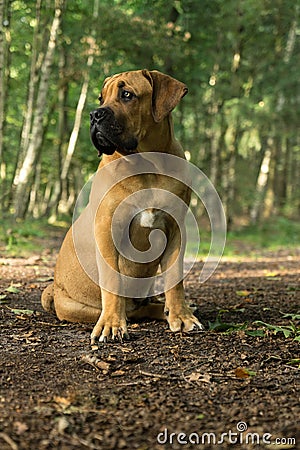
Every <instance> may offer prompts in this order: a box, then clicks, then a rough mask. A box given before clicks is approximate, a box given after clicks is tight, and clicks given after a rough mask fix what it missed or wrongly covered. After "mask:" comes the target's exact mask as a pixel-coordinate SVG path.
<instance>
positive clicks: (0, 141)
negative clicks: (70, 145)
mask: <svg viewBox="0 0 300 450" xmlns="http://www.w3.org/2000/svg"><path fill="white" fill-rule="evenodd" d="M10 5H11V0H0V211H1V210H3V211H4V209H5V198H6V197H7V196H8V192H9V191H8V189H6V184H7V183H6V161H5V157H4V155H5V151H4V150H5V148H4V134H5V130H4V128H5V113H6V107H7V93H8V80H9V77H8V66H9V63H10V58H9V53H8V49H9V45H10V28H9V26H10V15H11V9H10Z"/></svg>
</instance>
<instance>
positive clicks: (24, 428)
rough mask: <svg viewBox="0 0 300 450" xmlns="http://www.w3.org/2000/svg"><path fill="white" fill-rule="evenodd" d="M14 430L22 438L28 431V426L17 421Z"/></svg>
mask: <svg viewBox="0 0 300 450" xmlns="http://www.w3.org/2000/svg"><path fill="white" fill-rule="evenodd" d="M14 428H15V431H16V433H17V434H18V435H19V436H20V435H21V434H24V433H25V431H27V430H28V425H27V424H26V423H24V422H19V421H16V422H14Z"/></svg>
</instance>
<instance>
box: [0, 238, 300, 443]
mask: <svg viewBox="0 0 300 450" xmlns="http://www.w3.org/2000/svg"><path fill="white" fill-rule="evenodd" d="M56 244H57V243H56ZM56 246H57V245H56ZM55 256H56V250H54V251H53V252H52V253H51V252H49V251H44V252H42V253H41V254H40V255H32V256H31V257H30V258H27V259H21V258H19V259H18V258H5V257H2V258H0V271H1V282H0V317H1V322H0V355H1V357H0V375H1V386H0V448H1V449H2V450H17V449H20V450H21V449H30V450H46V449H62V450H67V449H68V450H69V449H83V450H84V449H104V450H106V449H107V450H109V449H139V450H156V449H181V448H191V449H192V448H201V449H210V448H211V449H223V448H224V449H226V448H232V447H235V448H238V449H251V448H268V449H269V448H270V449H273V448H276V449H283V448H294V449H296V448H300V434H299V417H300V401H299V342H297V341H295V340H294V337H295V334H292V335H290V336H289V337H285V336H284V334H283V333H282V332H277V334H275V333H274V332H273V331H272V330H271V329H267V328H266V327H262V328H261V326H259V325H258V324H256V325H255V324H254V323H253V322H255V321H262V322H265V323H268V324H272V325H278V326H289V325H290V321H291V316H285V315H286V314H293V315H295V314H298V317H293V319H294V320H293V323H294V324H296V326H298V327H299V320H297V319H299V313H300V312H299V309H300V306H299V304H300V264H299V263H300V252H299V251H298V252H297V251H296V250H294V251H293V252H289V251H285V252H282V253H279V254H266V255H264V256H261V257H260V258H256V259H250V258H249V259H244V260H243V261H237V260H234V261H223V262H221V264H220V265H219V267H218V269H217V271H216V272H215V274H214V275H213V276H212V277H211V278H210V279H209V280H208V281H207V282H206V283H205V284H204V285H199V283H198V274H199V270H200V265H201V263H199V264H197V265H196V266H195V267H194V269H193V271H192V272H191V273H190V275H189V276H188V278H187V279H186V283H185V284H186V293H187V298H188V299H189V300H190V301H192V302H193V303H194V304H197V305H198V307H199V317H201V321H202V323H203V324H204V325H205V326H206V331H205V332H192V333H190V334H184V335H181V334H174V333H171V332H170V331H169V330H168V327H167V325H166V323H163V322H144V323H138V324H135V323H132V324H130V325H129V333H130V340H129V341H128V342H123V343H120V342H114V343H107V344H101V345H100V346H99V349H98V350H97V351H92V350H91V348H90V346H89V334H90V332H91V329H92V325H91V326H86V325H73V324H67V323H62V322H59V321H58V320H57V319H56V318H54V317H53V316H51V315H49V314H48V313H46V312H44V311H43V310H42V307H41V304H40V295H41V292H42V290H43V288H44V287H45V286H46V285H47V284H48V283H49V281H50V280H51V277H52V276H53V267H54V261H55ZM220 310H226V311H227V312H223V313H222V314H221V315H220V316H219V317H221V319H222V323H223V322H226V323H228V322H231V323H233V324H241V323H246V325H245V329H241V328H243V327H240V326H239V327H237V328H239V329H237V330H235V331H230V330H229V332H220V331H215V330H212V329H210V330H209V328H213V325H212V324H213V323H216V318H217V315H218V312H219V311H220ZM258 330H261V331H258ZM249 331H250V334H248V332H249ZM251 331H252V335H251ZM297 443H298V444H297ZM275 444H276V445H275ZM297 445H298V446H297Z"/></svg>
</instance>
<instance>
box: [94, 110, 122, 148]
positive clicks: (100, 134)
mask: <svg viewBox="0 0 300 450" xmlns="http://www.w3.org/2000/svg"><path fill="white" fill-rule="evenodd" d="M122 131H123V130H122V127H121V126H120V125H119V124H118V122H117V121H116V119H115V116H114V113H113V111H112V110H111V109H110V108H108V107H102V108H98V109H96V110H95V111H92V112H91V113H90V134H91V139H92V143H93V144H94V146H95V147H96V149H97V150H98V155H99V156H101V155H102V153H105V154H107V155H112V154H113V153H114V151H115V150H116V149H117V147H118V145H119V141H120V135H121V133H122Z"/></svg>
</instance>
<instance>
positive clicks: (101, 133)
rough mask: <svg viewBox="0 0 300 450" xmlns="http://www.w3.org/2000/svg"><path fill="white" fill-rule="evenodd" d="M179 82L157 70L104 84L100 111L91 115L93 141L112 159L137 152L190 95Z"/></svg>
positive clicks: (121, 76) (124, 75)
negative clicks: (140, 145)
mask: <svg viewBox="0 0 300 450" xmlns="http://www.w3.org/2000/svg"><path fill="white" fill-rule="evenodd" d="M187 91H188V90H187V87H186V85H185V84H183V83H181V82H180V81H177V80H175V79H174V78H172V77H170V76H168V75H164V74H163V73H161V72H158V71H157V70H153V71H148V70H138V71H132V72H124V73H121V74H117V75H114V76H112V77H109V78H107V79H106V80H105V81H104V84H103V87H102V91H101V94H100V97H99V100H100V107H99V108H98V109H96V110H95V111H93V112H91V113H90V118H91V129H90V131H91V139H92V142H93V144H94V146H95V147H96V149H97V150H98V154H99V156H100V155H102V153H105V154H108V155H112V154H113V153H114V152H115V151H116V150H117V151H118V152H120V153H121V154H123V155H128V154H131V153H134V152H136V151H137V148H138V145H139V143H140V142H141V141H142V140H143V139H144V138H145V136H146V135H147V133H148V132H149V131H150V130H152V129H153V127H155V125H157V124H159V123H160V122H162V121H163V120H164V119H165V118H166V117H167V116H168V115H169V114H170V112H171V111H172V110H173V109H174V108H175V106H176V105H177V104H178V103H179V101H180V99H181V98H182V97H184V95H185V94H186V93H187Z"/></svg>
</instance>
